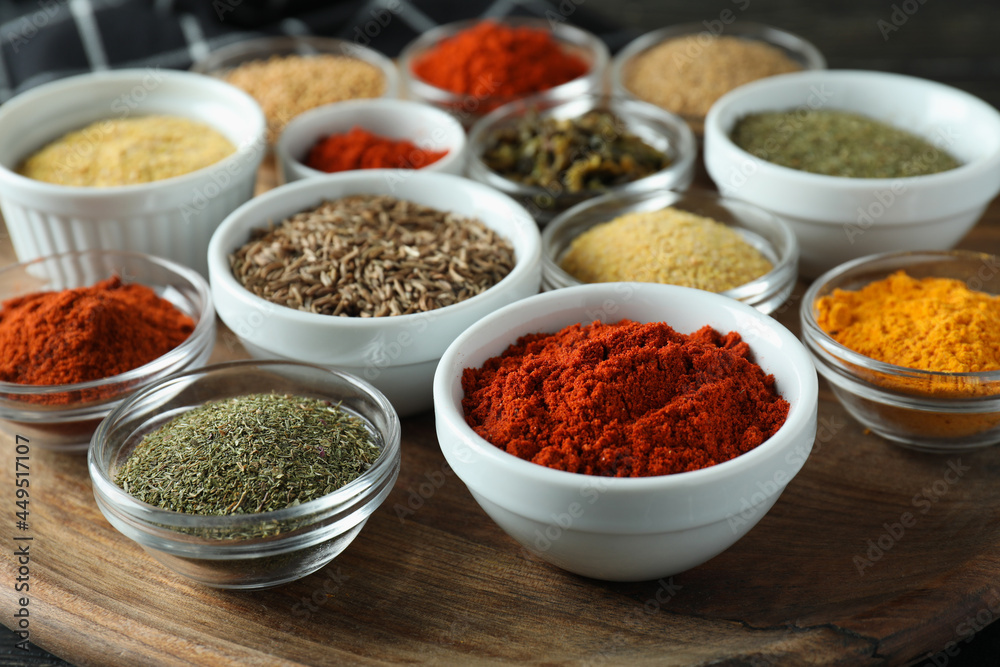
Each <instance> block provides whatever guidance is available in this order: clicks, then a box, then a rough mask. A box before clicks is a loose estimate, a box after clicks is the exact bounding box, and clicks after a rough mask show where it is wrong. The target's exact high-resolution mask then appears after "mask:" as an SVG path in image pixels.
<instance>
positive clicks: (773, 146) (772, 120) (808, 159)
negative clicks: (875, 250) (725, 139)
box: [732, 109, 960, 178]
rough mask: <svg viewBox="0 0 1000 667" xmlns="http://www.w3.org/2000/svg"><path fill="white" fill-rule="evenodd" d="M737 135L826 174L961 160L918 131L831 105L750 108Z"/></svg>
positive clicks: (914, 170) (911, 168) (753, 147)
mask: <svg viewBox="0 0 1000 667" xmlns="http://www.w3.org/2000/svg"><path fill="white" fill-rule="evenodd" d="M732 140H733V143H735V144H736V145H737V146H739V147H740V148H742V149H743V150H745V151H747V152H748V153H752V154H753V155H756V156H757V157H759V158H761V159H763V160H767V161H768V162H773V163H775V164H779V165H782V166H784V167H791V168H792V169H799V170H802V171H808V172H812V173H815V174H825V175H827V176H843V177H847V178H902V177H907V176H924V175H927V174H935V173H938V172H941V171H946V170H948V169H954V168H955V167H958V166H960V163H959V162H958V160H956V159H955V158H954V157H952V156H951V155H949V154H948V153H947V152H946V151H943V150H941V149H939V148H936V147H935V146H934V145H932V144H931V143H930V142H928V141H926V140H924V139H922V138H920V137H918V136H916V135H915V134H911V133H910V132H906V131H904V130H900V129H898V128H895V127H892V126H891V125H887V124H885V123H881V122H879V121H876V120H872V119H871V118H867V117H865V116H863V115H860V114H856V113H849V112H846V111H836V110H832V109H813V110H807V109H797V110H793V111H769V112H764V113H756V114H751V115H749V116H746V117H744V118H742V119H741V120H740V121H739V122H737V123H736V126H735V127H734V128H733V132H732Z"/></svg>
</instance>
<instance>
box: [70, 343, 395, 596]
mask: <svg viewBox="0 0 1000 667" xmlns="http://www.w3.org/2000/svg"><path fill="white" fill-rule="evenodd" d="M399 466H400V424H399V419H398V417H397V416H396V413H395V412H394V411H393V409H392V406H391V405H390V404H389V402H388V401H387V400H386V398H385V396H383V395H382V394H381V393H379V392H378V391H377V390H376V389H374V388H373V387H372V386H371V385H369V384H368V383H366V382H363V381H361V380H359V379H358V378H356V377H353V376H350V375H348V374H345V373H341V372H338V371H335V370H332V369H326V368H320V367H317V366H311V365H307V364H297V363H287V362H279V361H263V362H255V361H238V362H230V363H225V364H217V365H214V366H206V367H204V368H201V369H197V370H193V371H187V372H184V373H179V374H176V375H173V376H171V377H169V378H166V379H163V380H161V381H159V382H157V383H155V384H153V385H150V386H149V387H147V388H145V389H144V390H142V391H141V392H138V393H136V394H134V395H133V396H132V397H131V398H129V399H128V400H127V401H125V402H124V403H122V404H121V405H120V406H118V407H117V408H116V409H115V410H114V411H113V412H112V413H111V414H110V415H108V417H107V418H106V419H105V420H104V421H103V422H102V423H101V425H100V426H99V427H98V429H97V431H96V432H95V433H94V437H93V441H92V444H91V447H90V451H89V454H88V467H89V470H90V478H91V481H92V482H93V485H94V497H95V498H96V500H97V506H98V507H99V508H100V510H101V512H102V513H103V514H104V516H105V517H106V518H107V520H108V521H109V522H110V523H111V525H112V526H114V527H115V528H116V529H118V530H119V531H120V532H121V533H122V534H124V535H125V536H126V537H128V538H129V539H131V540H133V541H135V542H136V543H138V544H139V545H140V546H141V547H142V548H143V549H145V551H146V552H147V553H148V554H149V555H151V556H152V557H153V558H155V559H156V560H157V561H159V562H160V563H161V564H162V565H164V566H166V567H167V568H169V569H171V570H173V571H174V572H176V573H178V574H180V575H182V576H184V577H187V578H188V579H191V580H193V581H196V582H198V583H201V584H204V585H207V586H212V587H215V588H233V589H252V588H268V587H272V586H278V585H280V584H284V583H287V582H290V581H294V580H296V579H300V578H302V577H304V576H306V575H308V574H310V573H311V572H315V571H316V570H318V569H319V568H321V567H323V566H324V565H326V564H327V563H329V562H330V561H331V560H332V559H333V558H335V557H336V556H337V555H338V554H340V552H342V551H343V550H344V549H345V548H347V546H348V545H349V544H350V543H351V542H352V541H353V540H354V539H355V538H356V537H357V535H358V533H359V532H360V531H361V529H362V528H363V527H364V525H365V523H366V522H367V520H368V518H369V517H370V516H371V515H372V513H373V512H375V510H376V509H377V508H378V506H379V505H380V504H381V503H382V501H384V500H385V498H386V497H387V496H388V495H389V492H390V491H391V490H392V487H393V484H394V483H395V481H396V477H397V476H398V474H399Z"/></svg>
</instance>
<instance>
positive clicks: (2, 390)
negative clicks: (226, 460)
mask: <svg viewBox="0 0 1000 667" xmlns="http://www.w3.org/2000/svg"><path fill="white" fill-rule="evenodd" d="M115 275H117V276H119V277H121V278H122V281H123V282H126V283H137V284H140V285H145V286H147V287H149V288H151V289H152V290H153V291H154V292H156V294H157V295H158V296H160V297H162V298H164V299H166V300H168V301H170V302H171V303H173V304H174V306H176V307H177V308H178V310H180V311H181V312H183V313H184V314H185V315H188V316H189V317H191V318H192V319H193V320H194V321H195V329H194V331H192V332H191V335H190V336H188V338H187V339H186V340H185V341H184V342H183V343H181V344H180V345H178V346H177V347H175V348H174V349H172V350H170V351H169V352H167V353H166V354H164V355H163V356H161V357H159V358H158V359H154V360H153V361H151V362H149V363H148V364H145V365H144V366H140V367H139V368H135V369H132V370H130V371H128V372H125V373H120V374H118V375H112V376H110V377H106V378H102V379H100V380H93V381H90V382H78V383H75V384H60V385H26V384H15V383H10V382H0V429H2V430H4V431H6V432H7V433H9V434H10V436H11V437H12V438H13V437H14V436H15V435H21V436H23V437H26V438H28V439H29V440H30V441H31V444H32V446H33V447H37V448H39V449H50V450H56V451H82V450H86V449H87V445H88V444H89V443H90V437H91V435H93V433H94V429H96V428H97V425H98V424H99V423H100V422H101V420H102V419H104V418H105V417H106V416H107V415H108V413H109V412H111V411H112V410H113V409H114V408H115V407H117V406H118V405H119V404H120V403H121V402H122V401H124V400H125V399H126V398H127V397H128V396H129V395H130V394H132V393H135V392H137V391H139V390H141V389H143V388H144V387H146V386H148V385H150V384H152V383H155V382H157V381H159V380H161V379H163V378H164V377H166V376H168V375H171V374H173V373H179V372H181V371H185V370H190V369H192V368H199V367H201V366H203V365H204V364H205V363H206V362H207V361H208V358H209V356H210V355H211V354H212V348H213V346H214V345H215V309H214V308H213V307H212V297H211V293H210V292H209V287H208V283H207V282H206V281H205V279H204V278H202V277H201V275H199V274H198V273H196V272H194V271H192V270H191V269H189V268H187V267H184V266H180V265H178V264H175V263H174V262H170V261H167V260H164V259H162V258H159V257H151V256H149V255H143V254H140V253H136V252H122V251H117V250H84V251H80V252H68V253H63V254H61V255H51V256H49V257H40V258H38V259H34V260H31V261H29V262H24V263H22V264H14V265H11V266H7V267H4V268H3V269H0V301H6V300H7V299H13V298H15V297H20V296H25V295H27V294H33V293H35V292H41V291H60V290H64V289H71V288H75V287H88V286H90V285H93V284H94V283H97V282H100V281H101V280H105V279H107V278H111V277H112V276H115Z"/></svg>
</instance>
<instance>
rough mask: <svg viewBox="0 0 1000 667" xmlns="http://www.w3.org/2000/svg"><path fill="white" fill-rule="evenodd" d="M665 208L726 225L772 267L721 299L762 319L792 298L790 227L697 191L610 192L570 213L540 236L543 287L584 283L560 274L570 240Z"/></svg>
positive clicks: (704, 260)
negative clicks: (741, 305) (748, 308)
mask: <svg viewBox="0 0 1000 667" xmlns="http://www.w3.org/2000/svg"><path fill="white" fill-rule="evenodd" d="M668 206H669V207H673V208H675V209H678V210H680V211H686V212H690V213H693V214H695V215H699V216H703V217H706V218H711V219H712V220H715V221H716V222H719V223H721V224H723V225H726V226H727V227H728V228H730V229H732V230H733V231H735V232H736V233H737V234H739V236H740V238H741V239H742V240H743V241H745V242H746V243H747V244H748V245H750V246H752V247H753V248H755V249H756V250H757V251H758V252H759V253H760V254H761V255H763V256H764V258H765V259H767V260H768V261H769V262H770V263H771V265H772V268H771V270H770V271H768V272H767V273H765V274H763V275H761V276H759V277H757V278H754V279H753V280H751V281H749V282H746V283H744V284H742V285H738V286H736V287H733V288H730V289H727V290H725V291H723V292H720V294H722V295H724V296H728V297H730V298H733V299H736V300H737V301H741V302H743V303H745V304H747V305H750V306H753V307H754V308H756V309H757V310H759V311H760V312H762V313H764V314H768V313H772V312H774V311H775V310H776V309H777V308H779V307H780V306H781V305H782V304H783V303H784V302H785V300H786V299H788V297H789V296H790V295H791V293H792V289H794V287H795V282H796V280H797V279H798V258H799V247H798V243H797V242H796V240H795V235H794V234H793V233H792V230H791V229H790V228H789V226H788V225H787V224H785V223H784V222H782V221H781V220H779V219H778V218H777V217H775V216H774V215H771V214H770V213H768V212H767V211H765V210H763V209H761V208H760V207H758V206H754V205H752V204H748V203H746V202H743V201H740V200H738V199H731V198H729V197H722V196H719V195H718V194H716V193H714V192H711V191H708V190H698V189H692V190H687V191H685V192H670V191H667V192H625V193H610V194H607V195H603V196H601V197H597V198H596V199H591V200H590V201H586V202H583V203H582V204H578V205H577V206H574V207H573V208H571V209H569V210H568V211H566V212H565V213H563V214H562V215H560V216H558V217H557V218H556V219H555V220H553V221H552V222H551V223H550V224H549V225H548V226H547V227H546V228H545V230H544V231H543V232H542V288H543V289H545V290H553V289H558V288H562V287H572V286H574V285H581V284H583V283H582V282H581V281H580V280H579V279H578V278H577V277H575V276H573V275H571V274H570V273H568V272H567V271H566V270H565V269H563V268H562V265H561V263H562V259H563V257H564V256H565V255H566V252H567V251H568V250H569V248H570V246H571V245H572V243H573V241H574V240H575V239H576V238H577V237H578V236H580V235H581V234H583V233H584V232H586V231H588V230H590V229H592V228H593V227H595V226H597V225H600V224H603V223H607V222H611V221H612V220H614V219H615V218H618V217H619V216H622V215H626V214H629V213H637V212H646V211H658V210H660V209H663V208H666V207H668ZM724 257H725V256H724V255H720V256H719V257H718V258H717V261H718V263H720V264H721V263H723V262H722V260H723V259H724ZM712 259H713V258H712V257H711V256H704V257H692V258H687V259H686V260H685V265H687V266H691V267H697V266H701V267H704V268H710V266H711V264H710V263H711V261H712ZM664 265H666V260H665V264H664ZM723 268H724V270H729V269H731V268H732V267H731V266H728V265H727V266H724V267H723ZM710 275H711V274H710V273H707V272H703V271H702V270H701V269H699V270H698V271H697V273H693V274H692V275H691V278H692V280H694V279H698V280H701V279H705V278H706V277H707V276H710ZM688 286H691V285H688Z"/></svg>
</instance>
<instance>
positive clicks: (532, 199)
mask: <svg viewBox="0 0 1000 667" xmlns="http://www.w3.org/2000/svg"><path fill="white" fill-rule="evenodd" d="M590 111H606V112H610V113H611V114H613V115H614V116H615V117H616V118H618V119H619V120H620V121H621V123H622V128H621V131H622V133H623V134H624V133H630V134H634V135H636V136H638V137H639V138H641V139H643V140H644V141H645V142H646V143H647V144H649V145H651V146H652V147H653V148H656V149H657V150H660V151H663V152H664V153H666V154H667V155H668V156H669V158H670V164H669V165H668V166H667V168H666V169H661V170H660V171H658V172H656V173H654V174H650V175H649V176H646V177H645V178H640V179H638V180H635V181H632V182H631V183H626V184H623V185H617V186H614V187H611V188H608V189H606V190H601V191H598V190H584V191H582V192H568V191H566V190H565V189H563V188H561V187H552V188H545V187H541V186H536V185H525V184H524V183H520V182H518V181H515V180H512V179H510V178H507V177H505V176H501V175H500V174H498V173H497V172H495V171H493V170H492V169H490V168H489V167H488V166H486V163H485V162H483V160H482V155H483V154H484V153H485V152H486V150H487V148H488V146H489V143H490V139H491V136H492V135H493V133H494V132H496V131H498V130H501V129H503V128H509V127H514V126H516V125H517V124H518V123H520V122H521V121H523V119H524V117H525V116H526V115H528V114H535V113H537V114H538V117H539V118H550V117H551V118H558V119H566V118H578V117H580V116H582V115H584V114H585V113H588V112H590ZM697 153H698V146H697V144H696V142H695V139H694V135H693V134H692V133H691V130H690V129H689V128H688V127H687V125H686V124H685V123H684V121H683V120H681V119H680V117H679V116H675V115H674V114H672V113H669V112H667V111H664V110H662V109H660V108H659V107H657V106H654V105H652V104H647V103H645V102H640V101H638V100H626V99H615V98H611V97H608V96H606V95H580V96H577V97H575V98H573V99H571V100H560V99H553V98H552V97H549V96H547V95H544V94H543V95H540V96H534V97H529V98H525V99H523V100H518V101H516V102H511V103H510V104H507V105H504V106H502V107H500V108H499V109H496V110H495V111H493V112H491V113H490V114H488V115H486V116H484V117H483V118H482V119H481V120H479V121H478V122H477V123H476V124H475V125H474V126H473V127H472V129H471V130H470V131H469V145H468V158H467V166H466V175H467V176H468V177H469V178H471V179H473V180H475V181H479V182H480V183H485V184H486V185H489V186H491V187H493V188H496V189H497V190H499V191H500V192H503V193H505V194H507V195H510V196H511V197H513V198H514V199H515V200H516V201H517V202H519V203H520V204H521V205H522V206H524V207H525V208H526V209H527V210H528V212H529V213H531V215H532V217H534V218H535V221H536V222H538V223H539V225H542V226H544V225H545V224H547V223H548V222H549V221H550V220H552V218H553V217H555V216H556V215H558V214H559V213H561V212H563V211H565V210H566V209H568V208H570V207H572V206H575V205H576V204H579V203H580V202H583V201H586V200H588V199H591V198H593V197H597V196H600V195H602V194H604V193H606V192H617V193H628V192H637V191H649V190H683V189H685V188H687V187H688V186H689V185H690V184H691V181H692V180H693V179H694V166H695V158H696V156H697Z"/></svg>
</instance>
